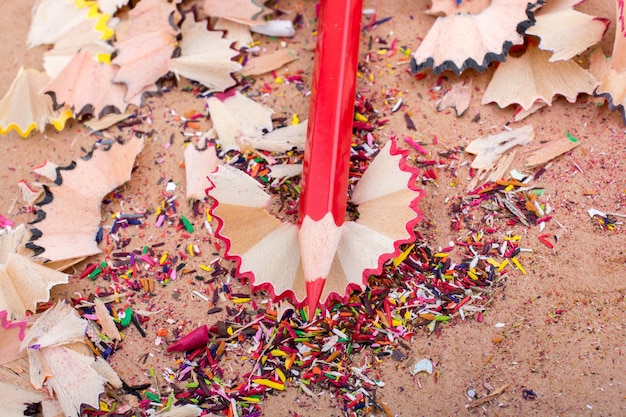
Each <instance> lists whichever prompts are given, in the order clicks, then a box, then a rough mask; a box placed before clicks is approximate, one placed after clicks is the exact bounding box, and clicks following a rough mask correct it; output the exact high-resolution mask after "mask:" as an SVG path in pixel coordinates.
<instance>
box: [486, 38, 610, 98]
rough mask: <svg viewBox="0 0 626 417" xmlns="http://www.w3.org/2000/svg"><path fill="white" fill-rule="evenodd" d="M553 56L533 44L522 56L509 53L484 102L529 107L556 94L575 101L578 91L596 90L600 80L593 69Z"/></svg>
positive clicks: (487, 90)
mask: <svg viewBox="0 0 626 417" xmlns="http://www.w3.org/2000/svg"><path fill="white" fill-rule="evenodd" d="M549 58H550V52H548V51H542V50H541V49H539V48H537V47H536V46H533V45H529V46H528V48H527V50H526V52H524V54H523V55H522V56H521V57H519V58H515V57H509V59H508V60H507V61H506V62H503V63H502V64H500V65H499V66H498V68H497V69H496V72H495V73H494V74H493V78H492V79H491V81H490V82H489V85H488V86H487V89H486V90H485V94H484V95H483V99H482V104H487V103H491V102H495V103H497V104H498V105H499V106H500V107H507V106H509V105H511V104H519V105H520V106H522V108H524V109H525V110H527V109H529V108H530V107H531V106H532V105H533V104H534V103H535V102H537V101H543V102H544V103H546V104H551V103H552V99H553V98H554V97H555V96H556V95H561V96H563V97H565V98H566V99H567V100H568V101H569V102H571V103H573V102H575V101H576V98H577V97H578V94H581V93H583V94H592V93H593V90H594V88H595V87H596V86H597V85H598V81H597V80H596V78H595V77H594V76H593V75H591V73H589V71H587V70H585V69H583V68H582V67H580V66H579V65H578V64H577V63H575V62H573V61H571V60H570V61H556V62H550V61H549Z"/></svg>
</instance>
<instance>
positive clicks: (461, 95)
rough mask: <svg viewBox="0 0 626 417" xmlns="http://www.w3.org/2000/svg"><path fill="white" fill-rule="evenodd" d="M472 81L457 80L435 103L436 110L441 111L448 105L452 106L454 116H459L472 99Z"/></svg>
mask: <svg viewBox="0 0 626 417" xmlns="http://www.w3.org/2000/svg"><path fill="white" fill-rule="evenodd" d="M473 89H474V86H473V82H472V80H471V79H470V80H469V81H468V82H463V81H461V82H458V83H456V84H454V85H453V86H452V88H451V89H450V90H449V91H448V92H447V93H446V94H445V95H444V96H443V97H442V99H441V100H440V101H439V103H437V111H443V110H445V109H447V108H449V107H451V108H453V109H454V111H455V113H456V116H457V117H461V116H462V115H463V113H465V111H466V110H467V109H468V108H469V105H470V101H471V99H472V90H473Z"/></svg>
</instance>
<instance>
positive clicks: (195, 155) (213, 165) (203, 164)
mask: <svg viewBox="0 0 626 417" xmlns="http://www.w3.org/2000/svg"><path fill="white" fill-rule="evenodd" d="M184 158H185V178H186V181H185V184H186V194H185V196H186V197H187V200H188V201H194V200H200V201H202V200H204V199H205V198H206V190H207V188H209V186H210V185H211V183H210V182H209V178H208V175H209V174H210V173H212V172H214V171H215V170H216V169H217V166H218V164H219V162H220V160H219V159H218V157H217V153H216V152H215V146H214V145H213V144H208V145H207V146H206V147H205V148H204V149H202V150H200V149H198V148H196V147H195V146H194V145H193V143H190V144H188V145H187V147H186V148H185V152H184Z"/></svg>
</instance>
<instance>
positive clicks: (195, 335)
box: [167, 324, 209, 352]
mask: <svg viewBox="0 0 626 417" xmlns="http://www.w3.org/2000/svg"><path fill="white" fill-rule="evenodd" d="M208 342H209V328H208V327H207V325H206V324H205V325H202V326H200V327H198V328H197V329H195V330H192V331H190V332H189V333H187V334H186V335H185V336H183V337H181V338H180V339H178V340H177V341H176V342H174V343H172V344H171V345H169V346H168V347H167V351H168V352H186V351H188V350H194V349H197V348H199V347H200V346H202V345H206V344H207V343H208Z"/></svg>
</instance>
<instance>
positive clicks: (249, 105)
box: [207, 92, 274, 151]
mask: <svg viewBox="0 0 626 417" xmlns="http://www.w3.org/2000/svg"><path fill="white" fill-rule="evenodd" d="M207 103H208V105H209V114H210V115H211V120H212V122H213V127H214V128H215V131H216V132H217V137H218V141H219V143H220V145H221V146H222V151H228V150H232V149H239V147H240V144H243V143H242V141H240V137H244V138H245V137H249V136H257V135H259V134H261V133H263V132H264V131H268V132H269V131H272V130H273V126H272V114H274V111H273V110H272V109H270V108H268V107H265V106H264V105H262V104H260V103H257V102H256V101H254V100H252V99H251V98H248V97H246V96H244V95H242V94H241V93H239V92H236V93H235V94H233V95H232V96H230V97H227V98H225V99H223V100H221V99H220V98H218V97H210V98H209V99H207ZM244 115H245V116H244Z"/></svg>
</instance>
